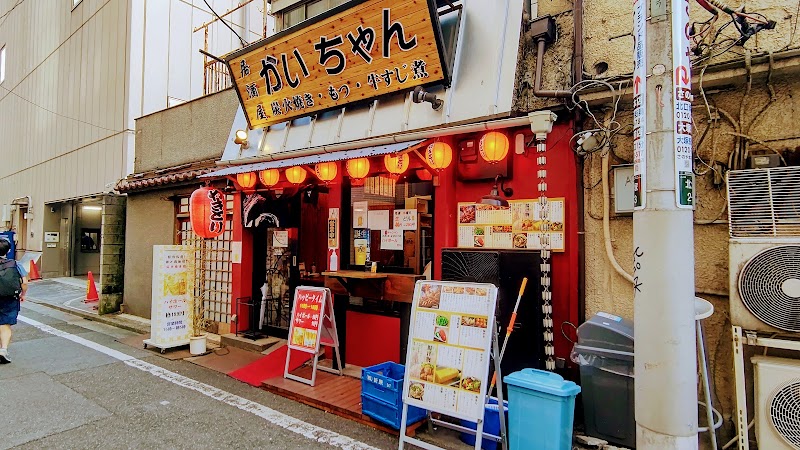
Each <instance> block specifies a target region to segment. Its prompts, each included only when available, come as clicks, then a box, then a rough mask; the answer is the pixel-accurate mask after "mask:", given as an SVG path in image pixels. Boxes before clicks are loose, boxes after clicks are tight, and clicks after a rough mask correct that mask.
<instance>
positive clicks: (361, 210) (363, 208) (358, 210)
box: [353, 202, 369, 228]
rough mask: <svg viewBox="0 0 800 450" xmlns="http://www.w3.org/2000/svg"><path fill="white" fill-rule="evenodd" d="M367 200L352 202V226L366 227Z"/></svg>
mask: <svg viewBox="0 0 800 450" xmlns="http://www.w3.org/2000/svg"><path fill="white" fill-rule="evenodd" d="M368 211H369V203H368V202H353V228H367V212H368Z"/></svg>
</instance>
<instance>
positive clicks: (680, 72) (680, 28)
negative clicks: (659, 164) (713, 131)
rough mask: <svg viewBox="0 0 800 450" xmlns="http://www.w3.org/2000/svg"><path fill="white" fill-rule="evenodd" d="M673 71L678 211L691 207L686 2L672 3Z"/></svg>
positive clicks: (690, 92) (675, 1) (690, 118)
mask: <svg viewBox="0 0 800 450" xmlns="http://www.w3.org/2000/svg"><path fill="white" fill-rule="evenodd" d="M672 9H673V11H672V66H673V67H672V69H673V72H672V74H673V76H674V86H673V91H674V92H675V106H674V111H673V119H674V126H675V130H674V131H675V143H674V147H675V197H676V198H675V201H676V203H677V206H678V208H684V209H693V208H694V171H693V170H692V164H693V158H692V63H691V61H690V60H689V37H688V36H687V33H688V32H689V31H688V30H689V28H688V26H687V25H688V23H689V2H688V0H673V3H672Z"/></svg>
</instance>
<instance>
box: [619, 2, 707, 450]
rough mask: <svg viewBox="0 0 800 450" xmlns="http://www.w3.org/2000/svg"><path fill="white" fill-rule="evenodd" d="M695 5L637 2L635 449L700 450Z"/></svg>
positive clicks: (634, 215)
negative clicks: (691, 33)
mask: <svg viewBox="0 0 800 450" xmlns="http://www.w3.org/2000/svg"><path fill="white" fill-rule="evenodd" d="M688 10H689V3H688V1H687V0H635V2H634V39H635V55H634V59H635V63H636V64H635V69H634V180H635V183H634V184H635V192H636V193H635V198H634V205H635V210H634V213H633V243H634V245H633V246H634V255H633V263H634V267H633V270H634V272H633V277H634V323H635V327H636V345H635V373H636V382H635V392H636V448H637V449H639V450H651V449H652V450H656V449H657V450H667V449H697V446H698V444H697V350H696V347H695V346H696V341H695V320H694V315H695V313H694V229H693V216H694V211H693V208H694V195H693V187H694V176H693V173H692V161H693V160H692V134H691V133H692V128H691V127H692V118H691V112H692V109H691V100H692V94H691V64H690V61H689V41H688V37H687V36H686V33H687V31H686V30H687V26H686V24H687V22H688Z"/></svg>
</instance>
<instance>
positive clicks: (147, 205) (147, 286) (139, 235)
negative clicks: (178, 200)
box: [123, 191, 176, 318]
mask: <svg viewBox="0 0 800 450" xmlns="http://www.w3.org/2000/svg"><path fill="white" fill-rule="evenodd" d="M172 194H173V192H172V191H152V192H144V193H139V194H135V195H129V196H128V204H127V215H126V220H125V229H126V235H125V242H126V244H127V245H126V249H125V273H124V276H125V291H124V295H123V304H124V310H125V312H126V313H129V314H133V315H136V316H140V317H147V318H149V317H150V305H151V291H152V278H153V277H152V274H153V246H154V245H172V244H174V243H175V242H174V241H175V232H176V230H175V203H174V202H172V201H171V200H169V199H167V197H168V196H170V195H172Z"/></svg>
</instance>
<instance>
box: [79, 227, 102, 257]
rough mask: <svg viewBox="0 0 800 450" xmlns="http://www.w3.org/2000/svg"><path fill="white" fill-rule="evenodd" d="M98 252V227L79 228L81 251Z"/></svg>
mask: <svg viewBox="0 0 800 450" xmlns="http://www.w3.org/2000/svg"><path fill="white" fill-rule="evenodd" d="M99 252H100V229H99V228H81V253H99Z"/></svg>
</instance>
